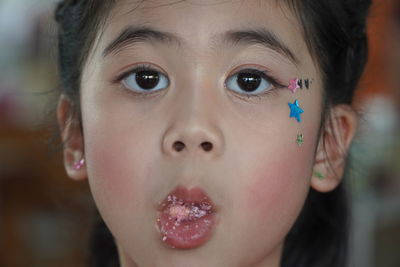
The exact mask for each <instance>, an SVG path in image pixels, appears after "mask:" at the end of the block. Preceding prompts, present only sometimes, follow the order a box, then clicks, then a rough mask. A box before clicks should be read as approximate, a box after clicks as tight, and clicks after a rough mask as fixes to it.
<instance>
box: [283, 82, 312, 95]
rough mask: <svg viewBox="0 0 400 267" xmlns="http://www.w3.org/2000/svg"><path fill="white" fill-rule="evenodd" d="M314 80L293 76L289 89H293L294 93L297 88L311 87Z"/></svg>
mask: <svg viewBox="0 0 400 267" xmlns="http://www.w3.org/2000/svg"><path fill="white" fill-rule="evenodd" d="M311 83H312V80H310V79H299V78H293V79H291V80H290V81H289V86H288V88H289V90H290V91H292V93H293V94H294V93H296V91H297V89H304V88H305V89H307V90H308V89H310V86H311Z"/></svg>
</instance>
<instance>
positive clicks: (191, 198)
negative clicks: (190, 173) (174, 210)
mask: <svg viewBox="0 0 400 267" xmlns="http://www.w3.org/2000/svg"><path fill="white" fill-rule="evenodd" d="M174 197H175V198H176V200H178V201H180V202H182V203H190V204H202V203H204V204H208V205H209V206H211V212H216V209H215V205H214V203H213V202H212V200H211V198H210V197H209V196H208V195H207V193H206V192H205V191H204V190H203V189H202V188H200V187H192V188H190V189H188V188H187V187H185V186H182V185H179V186H177V187H175V188H174V189H173V190H172V191H171V192H169V193H168V194H167V196H166V197H165V198H164V200H162V201H161V202H160V203H159V206H158V210H159V211H162V210H164V209H165V208H167V207H168V206H169V205H170V204H171V203H172V201H173V200H172V199H173V198H174Z"/></svg>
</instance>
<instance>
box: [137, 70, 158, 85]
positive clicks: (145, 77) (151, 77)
mask: <svg viewBox="0 0 400 267" xmlns="http://www.w3.org/2000/svg"><path fill="white" fill-rule="evenodd" d="M159 80H160V76H159V75H158V73H157V72H156V71H151V70H146V71H139V72H138V73H137V74H136V82H137V84H138V85H139V86H140V87H142V88H143V89H151V88H153V87H155V86H156V85H157V84H158V81H159Z"/></svg>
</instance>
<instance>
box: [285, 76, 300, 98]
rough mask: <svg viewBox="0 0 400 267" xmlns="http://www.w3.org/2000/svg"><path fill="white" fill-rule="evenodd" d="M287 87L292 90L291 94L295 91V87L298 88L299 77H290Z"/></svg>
mask: <svg viewBox="0 0 400 267" xmlns="http://www.w3.org/2000/svg"><path fill="white" fill-rule="evenodd" d="M288 88H289V89H290V91H292V93H293V94H294V93H296V91H297V89H299V88H300V86H299V79H297V78H293V79H291V80H290V83H289V86H288Z"/></svg>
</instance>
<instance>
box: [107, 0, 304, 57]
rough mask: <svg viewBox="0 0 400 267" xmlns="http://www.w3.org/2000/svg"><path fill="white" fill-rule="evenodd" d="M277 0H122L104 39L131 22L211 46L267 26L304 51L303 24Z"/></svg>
mask: <svg viewBox="0 0 400 267" xmlns="http://www.w3.org/2000/svg"><path fill="white" fill-rule="evenodd" d="M283 3H284V2H283V1H277V0H183V1H177V0H152V1H150V0H141V1H136V0H135V1H132V0H120V1H116V4H115V6H114V8H113V9H112V10H111V12H110V14H109V16H108V19H107V22H106V24H105V25H106V26H105V29H104V32H103V36H102V41H103V43H104V42H110V41H111V40H112V39H113V38H115V37H116V35H117V34H119V33H121V31H122V30H123V29H124V28H126V27H127V26H130V25H133V26H144V27H156V28H157V29H159V30H161V31H165V32H171V33H174V34H175V35H177V36H180V37H181V38H182V40H183V41H184V42H183V43H184V44H185V45H187V47H191V48H205V47H209V46H211V45H212V44H214V42H215V41H216V39H215V37H216V36H218V35H219V34H221V33H223V32H225V31H228V30H245V29H250V28H260V27H264V28H266V29H267V30H269V31H271V32H272V33H274V34H275V35H276V36H277V37H278V38H279V39H280V40H282V41H283V42H284V44H286V45H287V46H288V47H289V48H290V49H291V50H292V51H293V52H294V53H296V54H298V55H300V56H301V55H302V53H304V51H303V49H304V48H305V43H304V40H303V36H302V31H301V27H300V25H299V22H298V20H297V18H296V17H295V16H294V15H293V13H292V11H291V10H289V9H288V8H287V7H286V6H285V5H284V4H283Z"/></svg>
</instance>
